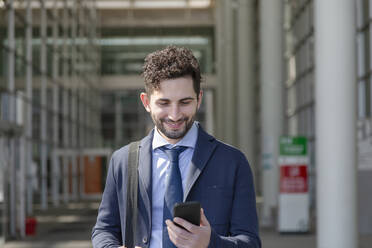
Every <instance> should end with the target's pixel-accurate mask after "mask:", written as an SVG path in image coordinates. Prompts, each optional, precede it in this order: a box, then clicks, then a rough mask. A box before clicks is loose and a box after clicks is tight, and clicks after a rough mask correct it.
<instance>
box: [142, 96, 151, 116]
mask: <svg viewBox="0 0 372 248" xmlns="http://www.w3.org/2000/svg"><path fill="white" fill-rule="evenodd" d="M140 98H141V102H142V104H143V106H144V107H145V109H146V111H147V112H150V110H151V109H150V98H149V96H148V95H147V93H145V92H142V93H141V94H140Z"/></svg>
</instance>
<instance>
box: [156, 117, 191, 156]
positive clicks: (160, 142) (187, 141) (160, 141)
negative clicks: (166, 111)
mask: <svg viewBox="0 0 372 248" xmlns="http://www.w3.org/2000/svg"><path fill="white" fill-rule="evenodd" d="M197 138H198V122H197V121H194V123H193V124H192V126H191V128H190V130H189V131H188V132H187V134H186V135H185V136H184V137H183V138H182V139H181V140H180V141H178V142H177V143H176V144H174V145H172V144H170V143H169V142H168V141H166V140H165V139H164V138H163V136H161V134H160V133H159V131H158V129H157V128H156V127H155V128H154V138H153V140H152V150H155V149H156V148H159V147H162V146H170V147H175V146H186V147H190V148H195V144H196V140H197Z"/></svg>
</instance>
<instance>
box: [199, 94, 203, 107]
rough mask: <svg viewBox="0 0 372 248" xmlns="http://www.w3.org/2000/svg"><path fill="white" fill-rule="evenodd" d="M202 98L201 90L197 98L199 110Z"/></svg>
mask: <svg viewBox="0 0 372 248" xmlns="http://www.w3.org/2000/svg"><path fill="white" fill-rule="evenodd" d="M202 98H203V90H200V92H199V96H198V109H199V108H200V105H201V102H202Z"/></svg>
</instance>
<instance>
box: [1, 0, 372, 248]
mask: <svg viewBox="0 0 372 248" xmlns="http://www.w3.org/2000/svg"><path fill="white" fill-rule="evenodd" d="M371 18H372V2H371V1H369V0H356V1H337V0H319V1H316V0H315V1H313V0H281V1H280V0H75V1H73V0H0V220H1V223H0V245H1V244H2V243H4V242H5V240H8V239H14V238H16V239H23V238H24V237H25V235H26V224H25V223H26V219H27V217H28V216H33V214H34V209H35V208H38V209H41V210H45V211H47V210H49V209H52V208H56V207H60V206H64V205H66V204H68V203H70V202H79V201H82V200H84V199H99V198H100V193H101V192H102V189H103V187H104V182H105V171H106V167H107V160H108V158H109V156H110V154H111V152H112V151H113V150H115V149H117V148H119V147H121V146H123V145H125V144H127V143H129V142H130V141H133V140H136V139H139V138H141V137H143V136H144V135H146V133H148V131H149V130H150V129H151V128H152V127H153V124H152V121H151V118H150V117H149V116H148V114H147V112H146V111H145V110H144V108H143V107H142V104H141V102H140V101H139V94H140V92H141V91H142V90H143V88H144V87H143V79H142V78H141V76H140V74H141V71H142V64H143V60H144V57H145V56H146V54H148V53H150V52H152V51H155V50H157V49H161V48H163V47H165V46H166V45H169V44H174V45H177V46H184V47H188V48H190V49H192V50H193V52H194V54H195V56H196V57H197V59H198V60H199V62H200V66H201V69H202V73H203V76H204V83H203V84H204V85H203V88H204V100H203V103H202V107H201V110H200V112H199V114H198V120H199V121H200V122H201V124H202V125H203V126H204V127H205V129H206V130H207V131H209V132H210V133H212V134H214V135H215V136H216V137H217V138H219V139H221V140H223V141H225V142H227V143H230V144H233V145H234V146H237V147H238V148H240V149H241V150H242V151H243V152H244V153H245V154H246V156H247V158H248V160H249V162H250V164H251V167H252V169H253V172H254V175H255V183H256V191H257V202H258V210H259V214H260V224H261V226H262V227H263V228H265V227H275V226H277V219H278V217H277V216H278V196H279V193H280V192H279V191H280V190H279V178H280V176H279V174H280V172H279V166H278V156H279V137H280V136H283V135H284V136H301V137H306V138H307V141H308V156H309V163H308V177H309V179H308V187H309V201H308V207H309V213H310V226H311V227H310V231H312V232H316V231H318V232H320V233H321V235H318V238H317V242H318V246H319V247H348V248H353V247H357V243H358V235H359V234H360V233H366V234H372V197H371V193H370V189H371V188H372V120H371V115H372V101H371V95H372V87H371V84H372V83H371V81H372V79H371V70H372V62H371V61H372V50H371V46H372V39H371V37H372V25H370V20H371ZM340 209H341V210H340ZM327 223H332V224H327ZM344 225H347V226H348V227H346V228H345V227H344ZM343 228H344V229H343ZM340 233H344V235H342V237H340V236H339V234H340ZM345 233H346V234H345ZM322 234H323V235H322ZM332 237H337V238H338V239H339V241H337V242H339V243H337V242H336V241H335V243H332V241H326V239H330V240H332ZM335 239H336V238H335ZM326 244H331V245H330V246H323V245H326ZM332 244H341V246H339V245H337V246H332Z"/></svg>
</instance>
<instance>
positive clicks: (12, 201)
mask: <svg viewBox="0 0 372 248" xmlns="http://www.w3.org/2000/svg"><path fill="white" fill-rule="evenodd" d="M8 6H9V8H8V42H9V43H8V47H9V53H8V94H9V95H8V96H9V98H8V99H9V121H10V123H14V122H15V90H14V89H15V82H14V57H15V56H14V52H15V37H14V29H15V25H14V6H13V1H10V2H9V3H8ZM15 149H16V144H15V139H14V138H12V137H10V138H9V163H8V164H7V166H9V167H8V169H9V170H8V171H9V177H8V178H7V179H5V180H7V181H8V180H9V181H8V182H9V183H10V187H9V190H10V197H9V212H10V216H9V222H10V223H9V224H10V230H9V232H10V235H11V236H15V235H16V170H15V168H16V164H15Z"/></svg>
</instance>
